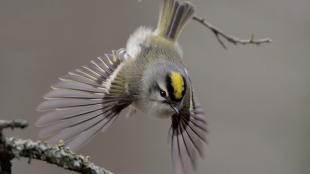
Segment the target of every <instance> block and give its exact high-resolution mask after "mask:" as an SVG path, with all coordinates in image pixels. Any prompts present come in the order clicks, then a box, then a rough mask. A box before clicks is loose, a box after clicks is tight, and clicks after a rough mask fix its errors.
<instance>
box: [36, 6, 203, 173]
mask: <svg viewBox="0 0 310 174" xmlns="http://www.w3.org/2000/svg"><path fill="white" fill-rule="evenodd" d="M193 13H194V7H193V6H192V4H191V3H189V2H179V1H177V0H163V5H162V8H161V13H160V16H159V22H158V26H157V28H156V29H155V30H153V29H150V28H146V27H140V28H138V29H137V30H136V31H135V32H134V33H133V34H132V35H131V36H130V38H129V40H128V42H127V46H126V49H119V50H117V51H112V54H106V55H105V56H104V57H98V58H97V59H95V60H93V61H91V62H90V64H89V65H87V66H82V67H81V68H79V69H76V70H75V71H73V72H69V73H68V74H67V75H66V76H64V77H62V78H60V81H59V82H58V83H56V84H54V85H53V86H52V90H51V91H50V92H48V93H47V94H46V95H45V96H44V98H45V99H46V100H45V101H44V102H42V103H41V104H40V105H39V106H38V110H39V111H48V112H47V113H46V114H45V115H43V116H42V117H40V119H39V120H38V121H37V125H38V126H39V127H42V130H41V132H40V138H44V139H47V140H48V141H49V142H50V143H57V142H58V141H59V140H63V141H64V143H65V145H66V146H68V147H71V148H73V149H75V148H77V147H79V146H80V145H82V144H84V143H85V142H88V140H90V139H91V138H92V137H94V136H95V135H96V134H97V133H98V132H99V131H101V130H106V129H107V128H108V127H109V126H110V125H111V124H112V123H113V121H114V120H115V119H116V118H117V117H118V115H119V113H120V112H121V111H122V110H124V109H125V108H131V110H130V111H128V112H129V113H133V112H132V111H133V110H139V111H142V112H144V113H145V114H147V115H155V116H158V117H163V118H170V119H171V122H172V124H171V130H170V134H171V154H172V161H173V163H174V169H175V172H176V173H178V174H179V173H186V174H188V173H192V171H193V170H194V169H195V166H196V161H197V159H198V156H202V155H203V146H204V144H205V143H204V142H206V138H205V134H206V132H207V129H206V121H205V117H204V112H203V110H202V108H201V107H200V106H199V105H198V104H197V103H196V101H195V98H194V94H193V88H192V84H191V80H190V78H189V75H188V73H187V71H186V69H185V67H184V65H183V63H182V50H181V49H180V47H179V45H178V43H177V38H178V37H179V35H180V33H181V31H182V29H183V27H184V25H185V23H186V22H187V21H188V20H189V19H190V18H191V17H192V15H193Z"/></svg>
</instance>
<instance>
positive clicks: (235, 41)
mask: <svg viewBox="0 0 310 174" xmlns="http://www.w3.org/2000/svg"><path fill="white" fill-rule="evenodd" d="M193 20H194V21H197V22H199V23H200V24H202V25H203V26H205V27H207V28H208V29H210V30H211V31H212V32H213V33H214V35H215V37H216V39H217V40H218V41H219V43H220V44H221V45H222V46H223V48H224V49H227V46H226V45H225V44H224V42H223V41H222V38H224V39H226V40H227V41H228V42H230V43H233V44H234V45H237V44H241V45H248V44H252V45H261V44H264V43H271V42H272V40H271V39H270V38H263V39H258V40H256V39H254V35H253V34H252V35H251V37H250V39H239V38H237V37H235V36H232V35H229V34H225V33H224V32H223V31H222V30H221V29H219V28H217V27H215V26H214V25H212V24H210V23H209V22H207V21H206V19H205V18H201V17H197V16H193Z"/></svg>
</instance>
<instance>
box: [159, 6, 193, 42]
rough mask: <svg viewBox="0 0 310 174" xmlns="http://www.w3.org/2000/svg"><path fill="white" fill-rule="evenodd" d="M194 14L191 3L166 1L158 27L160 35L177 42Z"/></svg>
mask: <svg viewBox="0 0 310 174" xmlns="http://www.w3.org/2000/svg"><path fill="white" fill-rule="evenodd" d="M193 14H194V6H193V5H192V4H191V3H190V2H179V1H177V0H164V3H163V6H162V8H161V13H160V17H159V22H158V26H157V32H158V34H159V35H161V36H163V37H165V38H168V39H170V40H176V39H177V38H178V37H179V34H180V33H181V31H182V29H183V27H184V25H185V24H186V22H187V21H188V19H190V18H191V16H192V15H193Z"/></svg>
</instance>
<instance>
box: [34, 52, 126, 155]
mask: <svg viewBox="0 0 310 174" xmlns="http://www.w3.org/2000/svg"><path fill="white" fill-rule="evenodd" d="M127 59H128V55H127V53H126V51H125V50H124V49H120V50H117V51H112V54H106V55H105V57H103V58H101V57H98V58H97V59H96V60H93V61H91V62H90V64H89V65H87V66H82V67H81V68H79V69H76V70H75V71H73V72H69V73H68V74H67V75H65V76H64V77H62V78H60V79H59V81H58V82H57V83H56V84H54V85H53V86H52V90H51V91H50V92H48V93H47V94H46V95H45V96H44V98H45V99H46V100H45V101H43V102H42V103H41V104H40V105H39V106H38V108H37V109H38V110H39V111H45V112H47V113H45V114H43V115H42V116H41V117H40V118H39V119H38V121H37V126H39V127H41V128H42V130H41V132H40V134H39V136H40V138H43V139H47V140H48V141H49V142H50V143H57V142H59V140H63V141H64V142H65V145H66V146H69V147H71V148H73V149H75V148H78V147H80V146H81V145H82V144H85V143H86V142H88V141H89V140H90V139H91V138H92V137H93V136H95V135H96V134H97V133H98V132H99V131H100V130H106V129H107V128H108V127H109V126H110V125H111V124H112V123H113V121H114V120H115V119H116V118H117V116H118V114H119V113H120V112H121V111H122V110H123V109H124V108H126V107H127V106H128V105H130V104H131V102H132V101H131V100H130V96H129V94H128V92H127V89H126V84H125V81H124V76H123V75H122V74H120V73H119V72H120V70H121V68H122V66H123V65H124V64H125V63H126V62H127Z"/></svg>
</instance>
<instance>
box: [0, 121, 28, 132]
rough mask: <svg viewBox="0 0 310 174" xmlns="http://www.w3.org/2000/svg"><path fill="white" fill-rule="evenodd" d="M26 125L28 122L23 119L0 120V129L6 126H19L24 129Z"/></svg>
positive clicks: (12, 127)
mask: <svg viewBox="0 0 310 174" xmlns="http://www.w3.org/2000/svg"><path fill="white" fill-rule="evenodd" d="M27 126H28V122H27V121H25V120H0V131H2V129H6V128H11V129H14V128H21V129H24V128H26V127H27Z"/></svg>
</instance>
